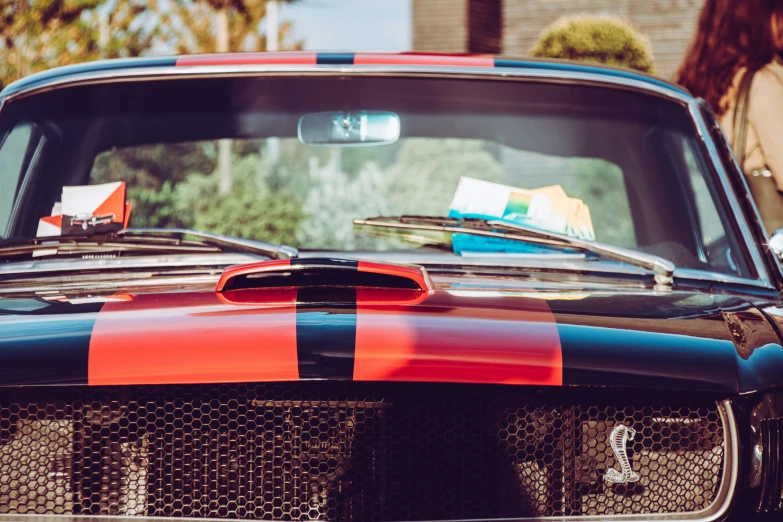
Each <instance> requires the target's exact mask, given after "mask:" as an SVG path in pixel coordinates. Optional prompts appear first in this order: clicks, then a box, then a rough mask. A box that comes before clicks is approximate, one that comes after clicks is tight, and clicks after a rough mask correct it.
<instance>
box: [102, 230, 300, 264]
mask: <svg viewBox="0 0 783 522" xmlns="http://www.w3.org/2000/svg"><path fill="white" fill-rule="evenodd" d="M117 235H119V236H122V237H138V238H147V239H149V238H158V237H161V238H162V237H172V236H173V237H178V238H180V239H182V238H184V237H185V236H191V237H195V238H198V239H199V240H200V241H199V242H200V243H203V244H205V245H215V246H219V247H222V248H225V249H229V250H232V251H234V252H244V253H246V254H260V255H263V256H267V257H272V258H275V259H290V258H292V257H296V256H298V255H299V250H297V249H296V248H295V247H292V246H289V245H280V244H277V243H267V242H266V241H257V240H255V239H243V238H240V237H232V236H224V235H222V234H213V233H211V232H201V231H198V230H190V229H187V228H126V229H125V230H121V231H119V232H117Z"/></svg>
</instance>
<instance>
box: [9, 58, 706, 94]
mask: <svg viewBox="0 0 783 522" xmlns="http://www.w3.org/2000/svg"><path fill="white" fill-rule="evenodd" d="M221 66H233V67H241V66H268V67H273V66H285V67H288V68H290V67H294V68H295V67H297V66H301V67H303V68H307V67H310V68H311V67H313V66H316V67H324V68H325V69H327V68H330V67H332V68H333V67H340V68H345V67H349V66H398V67H399V66H407V67H416V68H417V69H422V68H423V69H424V70H432V71H435V72H437V71H444V70H449V69H454V68H468V69H469V68H476V69H483V70H484V71H486V70H487V69H495V70H497V72H498V73H502V72H503V71H508V70H517V71H520V70H528V71H531V72H532V71H536V72H539V73H540V72H546V71H551V72H553V73H557V74H559V75H561V76H562V75H566V76H567V75H568V74H569V73H570V74H574V75H577V74H585V73H587V74H590V75H592V76H594V77H599V78H600V79H601V80H603V81H605V82H608V83H618V84H620V83H623V82H627V81H629V80H633V81H634V83H635V84H636V85H637V86H638V85H642V86H645V85H646V86H649V88H650V90H656V91H658V92H660V91H661V90H663V91H666V92H668V93H669V94H671V95H674V96H677V97H682V96H683V95H685V96H688V97H690V96H689V93H688V91H687V90H685V89H684V88H683V87H681V86H679V85H677V84H675V83H672V82H669V81H667V80H664V79H662V78H658V77H655V76H651V75H647V74H643V73H640V72H637V71H634V70H631V69H623V68H618V67H610V66H605V65H597V64H588V63H585V62H572V61H563V60H540V59H535V58H513V57H505V56H493V55H479V54H437V53H417V52H410V53H343V52H341V53H329V52H301V51H289V52H269V53H266V52H254V53H225V54H193V55H182V56H162V57H141V58H124V59H114V60H100V61H93V62H85V63H80V64H76V65H67V66H64V67H57V68H53V69H49V70H47V71H43V72H40V73H36V74H33V75H30V76H27V77H25V78H22V79H21V80H17V81H16V82H13V83H11V84H10V85H8V86H7V87H6V88H5V89H3V90H2V92H0V100H2V99H5V98H7V97H9V96H13V95H16V94H19V93H21V92H24V91H27V90H32V89H36V88H39V87H45V86H48V85H53V84H57V85H60V84H67V83H69V81H77V80H84V79H89V77H90V76H91V75H94V76H96V77H101V78H104V79H105V78H106V77H107V76H108V77H109V78H111V76H113V75H116V76H118V77H120V76H124V75H126V74H127V73H130V72H132V71H134V70H139V69H144V70H149V69H152V70H154V69H156V68H161V69H164V68H177V67H187V68H191V69H192V68H200V67H201V68H203V67H221Z"/></svg>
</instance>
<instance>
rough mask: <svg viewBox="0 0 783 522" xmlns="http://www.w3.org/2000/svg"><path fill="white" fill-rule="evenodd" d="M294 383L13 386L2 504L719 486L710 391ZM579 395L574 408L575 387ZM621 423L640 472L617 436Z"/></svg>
mask: <svg viewBox="0 0 783 522" xmlns="http://www.w3.org/2000/svg"><path fill="white" fill-rule="evenodd" d="M575 392H576V390H563V391H554V390H535V389H531V388H511V387H503V386H470V385H423V384H419V385H413V384H405V385H381V384H360V383H348V382H346V383H325V382H322V383H290V384H259V385H221V386H157V387H133V388H125V387H116V388H86V387H82V388H79V387H74V388H48V389H47V388H36V389H14V390H4V391H2V392H0V513H19V514H22V513H27V514H34V513H39V514H82V515H92V514H94V515H99V514H100V515H139V516H140V515H145V516H162V517H226V518H247V519H275V520H277V519H281V520H300V519H326V520H374V521H379V520H380V521H383V520H398V521H412V520H445V519H477V518H500V517H524V516H579V515H601V514H620V513H622V514H632V513H636V514H648V513H673V512H692V511H696V510H699V509H702V508H706V507H707V506H709V505H710V504H711V503H712V501H713V500H714V499H715V497H716V495H717V492H718V490H719V488H720V482H721V474H722V469H723V461H724V436H723V426H722V423H721V417H720V414H719V409H718V406H717V405H716V403H715V402H714V401H713V400H706V399H705V400H701V399H699V398H695V397H694V396H689V397H687V398H682V397H680V398H678V397H665V398H660V397H659V398H657V399H651V400H647V401H645V402H644V403H638V402H635V401H634V400H632V399H630V398H629V395H628V394H619V393H618V394H610V393H609V392H600V393H599V392H589V393H588V392H584V391H581V390H580V391H579V393H575ZM569 397H570V398H571V399H573V398H578V399H579V400H580V402H579V404H574V402H573V401H568V400H566V399H567V398H569ZM619 423H623V424H624V425H625V426H627V427H630V428H632V429H634V430H636V432H637V433H636V436H635V438H634V439H633V440H631V441H629V442H628V444H627V454H628V456H629V458H630V462H631V467H632V469H633V471H634V472H636V473H638V474H639V475H640V478H639V480H638V481H637V482H635V483H632V484H628V485H619V484H609V483H608V482H606V481H605V480H604V474H605V472H606V470H607V469H609V468H616V469H617V470H618V471H619V470H620V465H619V464H618V463H617V462H616V459H615V455H614V453H613V451H612V449H611V447H610V444H609V440H608V437H609V434H610V432H611V431H612V429H613V427H615V426H617V425H618V424H619Z"/></svg>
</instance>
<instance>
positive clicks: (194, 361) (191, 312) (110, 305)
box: [87, 288, 299, 386]
mask: <svg viewBox="0 0 783 522" xmlns="http://www.w3.org/2000/svg"><path fill="white" fill-rule="evenodd" d="M261 292H262V293H263V294H264V296H263V299H259V301H261V302H263V303H264V304H262V305H254V306H242V307H238V306H236V305H234V304H231V303H226V302H223V301H221V300H219V299H218V297H217V296H216V295H215V294H213V293H185V292H183V293H172V294H159V295H134V296H131V297H132V299H130V300H126V301H109V302H107V303H106V304H105V305H104V306H103V308H102V309H101V311H100V313H99V314H98V317H97V320H96V322H95V326H94V327H93V332H92V337H91V339H90V350H89V357H88V372H87V382H88V384H90V385H95V386H99V385H120V384H196V383H218V382H252V381H287V380H298V379H299V370H298V365H297V352H296V307H295V304H294V303H295V301H296V290H295V289H290V288H289V289H275V290H263V291H261Z"/></svg>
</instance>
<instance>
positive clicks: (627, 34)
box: [530, 15, 653, 73]
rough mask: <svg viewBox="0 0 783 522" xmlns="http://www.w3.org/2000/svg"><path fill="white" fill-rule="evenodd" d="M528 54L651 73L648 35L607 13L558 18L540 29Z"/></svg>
mask: <svg viewBox="0 0 783 522" xmlns="http://www.w3.org/2000/svg"><path fill="white" fill-rule="evenodd" d="M530 53H531V54H532V55H533V56H537V57H541V58H560V59H566V60H580V61H587V62H597V63H604V64H609V65H617V66H620V67H627V68H630V69H636V70H639V71H642V72H648V73H649V72H653V61H652V51H651V47H650V42H649V40H648V39H647V37H646V36H644V35H643V34H642V33H641V32H639V31H638V30H637V29H636V28H634V27H633V26H632V25H631V24H630V23H629V22H627V21H625V20H623V19H622V18H618V17H615V16H609V15H578V16H566V17H563V18H560V19H559V20H557V21H556V22H554V23H553V24H552V25H550V26H549V27H547V28H546V29H544V30H543V31H542V32H541V35H540V36H539V38H538V41H537V42H536V43H535V45H534V46H533V48H532V49H531V51H530Z"/></svg>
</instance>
